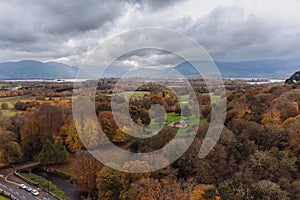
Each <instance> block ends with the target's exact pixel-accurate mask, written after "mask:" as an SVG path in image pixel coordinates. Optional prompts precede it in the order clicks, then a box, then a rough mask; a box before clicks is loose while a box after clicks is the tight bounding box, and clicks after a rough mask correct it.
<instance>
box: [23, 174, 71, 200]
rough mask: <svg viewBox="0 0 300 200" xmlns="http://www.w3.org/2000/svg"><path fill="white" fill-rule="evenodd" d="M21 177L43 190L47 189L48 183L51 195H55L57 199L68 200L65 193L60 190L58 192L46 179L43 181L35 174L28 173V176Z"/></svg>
mask: <svg viewBox="0 0 300 200" xmlns="http://www.w3.org/2000/svg"><path fill="white" fill-rule="evenodd" d="M22 176H24V177H26V178H28V179H30V180H32V181H33V182H35V183H37V184H39V186H40V187H42V188H44V189H45V190H47V189H48V183H49V189H50V192H52V193H53V194H55V195H56V196H58V197H59V198H61V199H63V200H68V198H67V197H66V195H65V193H64V192H63V191H62V190H60V189H59V188H58V187H57V186H56V185H54V184H53V183H51V182H49V181H48V180H47V179H45V178H43V177H41V176H38V175H36V174H32V173H29V174H26V173H22Z"/></svg>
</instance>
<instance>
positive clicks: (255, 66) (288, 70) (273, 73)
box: [174, 59, 300, 79]
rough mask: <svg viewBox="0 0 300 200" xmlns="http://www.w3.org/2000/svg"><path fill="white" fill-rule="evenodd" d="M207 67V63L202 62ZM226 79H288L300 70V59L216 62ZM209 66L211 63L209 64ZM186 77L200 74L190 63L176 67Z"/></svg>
mask: <svg viewBox="0 0 300 200" xmlns="http://www.w3.org/2000/svg"><path fill="white" fill-rule="evenodd" d="M202 63H203V65H205V62H202ZM215 64H216V65H217V67H218V69H219V71H220V72H221V74H222V76H223V77H225V78H283V79H286V78H288V77H289V76H290V75H291V74H293V73H294V72H295V71H299V70H300V59H290V60H259V61H239V62H220V61H215ZM208 65H209V63H208ZM174 68H175V69H176V70H177V71H179V72H180V73H182V74H184V75H185V76H193V75H195V74H198V73H197V72H196V71H195V69H194V67H193V66H192V65H191V64H190V63H189V62H183V63H181V64H179V65H177V66H175V67H174Z"/></svg>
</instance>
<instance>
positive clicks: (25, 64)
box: [0, 59, 300, 79]
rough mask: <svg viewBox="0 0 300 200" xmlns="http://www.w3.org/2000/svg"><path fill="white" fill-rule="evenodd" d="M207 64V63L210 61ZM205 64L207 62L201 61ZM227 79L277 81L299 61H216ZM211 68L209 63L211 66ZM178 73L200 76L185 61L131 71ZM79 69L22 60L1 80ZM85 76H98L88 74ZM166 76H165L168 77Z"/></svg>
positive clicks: (1, 71) (3, 69) (64, 74)
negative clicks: (170, 66)
mask: <svg viewBox="0 0 300 200" xmlns="http://www.w3.org/2000/svg"><path fill="white" fill-rule="evenodd" d="M207 63H208V62H207ZM202 64H203V65H205V62H202ZM215 64H216V65H217V67H218V68H219V71H220V72H221V74H222V76H223V77H224V78H278V79H285V78H288V77H290V76H291V74H293V73H294V72H296V71H299V70H300V59H289V60H258V61H237V62H221V61H215ZM208 66H209V63H208ZM170 69H173V70H176V71H178V72H179V73H181V74H182V75H184V76H186V77H193V76H197V75H198V72H197V71H196V70H195V69H194V67H193V66H192V65H191V64H190V63H189V62H183V63H181V64H179V65H177V66H175V67H172V68H167V69H162V70H155V69H145V68H140V69H137V70H133V71H131V73H130V74H131V76H140V77H147V76H148V77H155V75H156V74H158V73H157V72H159V74H164V75H166V76H168V74H170V77H172V75H171V74H172V73H170V72H171V71H173V70H170ZM78 70H79V67H76V66H69V65H66V64H62V63H57V62H40V61H35V60H22V61H19V62H3V63H0V79H32V78H44V79H63V78H75V77H76V74H77V72H78ZM125 72H126V70H124V68H120V67H114V68H109V69H108V70H107V71H106V72H105V73H104V76H106V77H120V76H121V75H122V74H123V73H125ZM86 74H95V73H94V72H86ZM86 76H89V75H86ZM166 76H164V77H166ZM86 78H87V77H86Z"/></svg>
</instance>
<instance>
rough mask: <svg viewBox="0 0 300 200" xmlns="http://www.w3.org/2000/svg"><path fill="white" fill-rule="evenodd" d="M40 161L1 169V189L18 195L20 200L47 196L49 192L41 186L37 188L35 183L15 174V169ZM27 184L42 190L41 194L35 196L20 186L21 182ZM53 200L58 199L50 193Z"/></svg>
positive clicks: (34, 164) (30, 165)
mask: <svg viewBox="0 0 300 200" xmlns="http://www.w3.org/2000/svg"><path fill="white" fill-rule="evenodd" d="M38 164H39V163H38V162H32V163H26V164H24V165H19V166H16V167H15V168H14V169H12V168H7V169H2V170H0V189H2V190H3V191H5V192H7V193H10V194H11V195H13V196H14V197H16V198H17V199H18V200H24V199H26V200H36V199H42V198H43V197H47V196H48V194H47V192H45V191H43V190H41V189H40V188H36V187H35V186H34V185H31V184H28V183H26V182H25V181H24V180H22V179H21V178H19V177H17V176H15V175H14V173H13V172H14V171H15V170H20V169H24V168H28V167H32V166H36V165H38ZM21 183H23V184H26V185H28V186H30V187H31V188H34V189H37V190H38V191H39V192H40V195H39V196H37V197H35V196H33V195H32V194H31V193H29V192H27V191H25V190H23V189H21V188H19V184H21ZM49 197H50V199H51V200H58V199H57V198H55V197H54V196H51V195H49Z"/></svg>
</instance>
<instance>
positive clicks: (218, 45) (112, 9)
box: [0, 0, 300, 66]
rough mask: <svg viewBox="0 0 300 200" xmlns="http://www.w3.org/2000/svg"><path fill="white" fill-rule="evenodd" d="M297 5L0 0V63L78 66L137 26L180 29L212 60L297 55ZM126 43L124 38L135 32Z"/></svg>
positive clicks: (133, 58) (217, 0) (131, 58)
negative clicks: (108, 41)
mask: <svg viewBox="0 0 300 200" xmlns="http://www.w3.org/2000/svg"><path fill="white" fill-rule="evenodd" d="M299 10H300V2H299V1H298V0H287V1H279V0H273V1H271V0H245V1H234V0H228V1H221V0H212V1H204V0H203V1H202V0H200V1H199V0H177V1H174V0H167V1H159V0H152V1H151V0H145V1H142V0H127V1H120V0H102V1H101V0H90V1H80V0H72V1H71V0H70V1H58V0H52V1H38V0H28V1H22V0H11V1H6V0H0V62H3V61H14V60H22V59H37V60H41V61H49V60H51V61H59V62H63V63H67V64H70V65H80V64H81V62H82V61H83V60H84V58H85V57H86V55H87V53H88V52H90V51H91V50H92V49H93V48H95V47H96V46H97V45H98V44H99V43H101V42H103V41H105V40H106V39H107V38H109V37H112V36H113V35H114V34H118V33H120V32H124V31H127V30H131V29H134V28H142V27H164V28H169V29H173V30H176V31H179V32H181V33H184V34H186V35H188V36H190V37H192V38H194V39H195V40H196V41H198V42H199V43H200V44H201V45H202V46H203V47H204V48H205V49H206V50H207V51H208V53H209V54H210V55H211V57H212V58H214V59H216V60H252V59H272V58H283V59H284V58H296V57H298V56H299V55H300V48H299V44H300V26H299V24H300V12H299ZM126 42H127V43H122V44H123V45H126V44H129V43H130V42H134V38H133V39H132V41H126ZM163 42H170V45H172V43H174V41H172V40H171V39H170V41H163ZM174 58H175V57H174V56H172V55H170V54H168V53H165V52H164V53H162V52H158V51H147V53H145V52H140V53H137V52H136V53H134V54H130V55H128V58H124V57H122V59H121V60H120V63H122V64H123V65H128V66H130V65H131V66H132V65H139V64H141V63H144V65H146V66H155V63H160V64H161V65H163V66H169V65H172V64H173V63H177V62H178V59H174Z"/></svg>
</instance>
